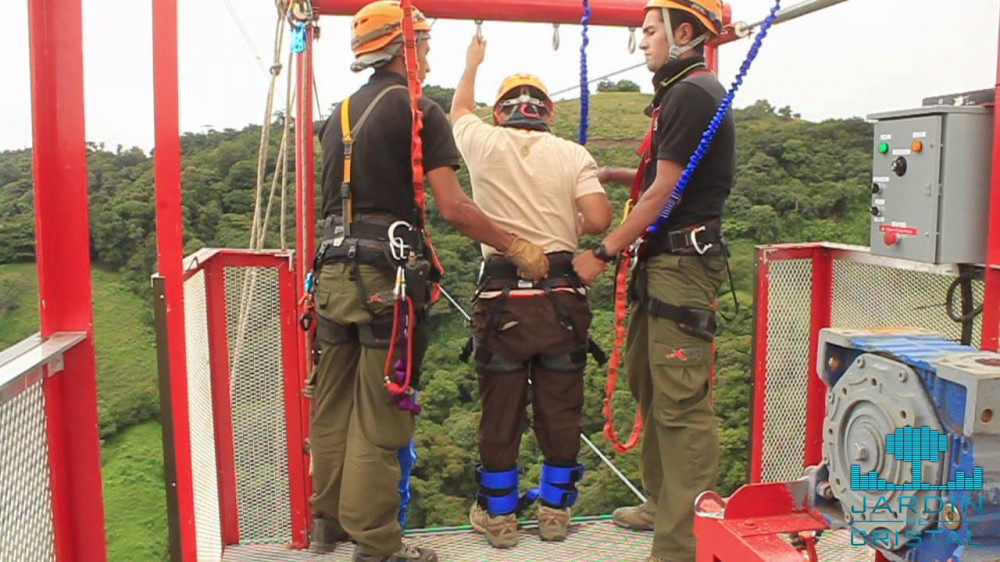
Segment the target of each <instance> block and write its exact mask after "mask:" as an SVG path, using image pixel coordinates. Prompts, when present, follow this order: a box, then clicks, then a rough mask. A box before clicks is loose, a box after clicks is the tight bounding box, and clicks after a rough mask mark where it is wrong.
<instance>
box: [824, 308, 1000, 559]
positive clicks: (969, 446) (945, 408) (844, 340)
mask: <svg viewBox="0 0 1000 562" xmlns="http://www.w3.org/2000/svg"><path fill="white" fill-rule="evenodd" d="M819 351H820V353H819V354H818V361H819V365H818V366H817V367H818V368H817V372H818V373H820V374H821V377H822V378H823V380H824V382H825V383H826V384H827V386H828V387H829V388H830V389H833V388H834V386H835V385H836V384H837V382H838V381H839V380H840V379H841V378H842V377H843V376H844V375H845V374H846V373H847V372H848V370H849V369H850V368H851V367H852V366H854V365H855V364H856V363H857V361H858V359H859V358H862V356H864V355H866V354H874V355H877V356H879V357H884V358H889V359H892V360H894V361H897V362H900V363H903V364H905V365H906V366H908V367H910V368H911V369H912V371H913V373H915V374H916V375H917V377H918V378H919V380H920V383H921V385H922V387H923V389H924V390H925V391H926V394H927V399H928V400H929V401H930V403H931V404H932V405H933V408H934V412H935V413H936V415H937V418H938V420H939V422H940V424H941V426H942V427H943V428H944V430H945V432H946V433H947V436H948V453H947V457H946V463H945V465H946V474H945V480H944V481H945V482H953V481H955V479H956V477H957V475H958V473H959V471H961V472H962V473H963V474H965V475H971V474H973V473H974V471H975V469H976V467H979V468H981V469H982V475H983V477H982V489H980V490H961V489H952V490H947V491H943V492H941V495H942V496H945V497H947V499H948V502H949V503H951V504H953V505H955V506H956V507H958V509H959V513H960V517H961V519H960V521H959V522H958V526H957V528H955V529H950V528H948V526H947V525H946V524H945V522H944V521H943V520H942V521H938V522H937V523H934V524H932V525H931V526H930V527H928V528H927V529H926V530H925V531H923V533H922V534H921V538H920V540H919V541H916V540H914V541H909V542H905V546H903V547H902V548H900V549H898V550H895V551H888V552H886V551H883V554H884V555H886V556H887V557H888V558H889V559H890V560H898V561H905V562H932V561H934V562H937V561H940V562H946V561H948V562H951V561H954V562H971V561H986V560H994V561H995V560H1000V416H994V412H995V413H996V414H1000V355H997V354H996V353H991V352H983V351H979V350H977V349H975V348H972V347H968V346H963V345H959V344H956V343H955V342H952V341H949V340H947V339H945V338H944V336H943V335H941V334H936V333H932V332H925V331H921V330H911V329H905V328H904V329H899V330H894V331H877V332H876V331H861V330H846V329H826V330H823V331H822V332H821V334H820V350H819ZM898 483H899V484H902V483H903V482H898ZM951 526H952V527H954V526H955V524H954V523H953V524H951ZM904 541H905V539H904ZM869 544H871V543H870V541H869ZM872 546H877V545H872ZM880 550H881V549H880Z"/></svg>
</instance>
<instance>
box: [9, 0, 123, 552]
mask: <svg viewBox="0 0 1000 562" xmlns="http://www.w3.org/2000/svg"><path fill="white" fill-rule="evenodd" d="M28 29H29V34H30V40H29V42H30V48H31V91H32V132H33V141H34V150H33V151H32V157H33V163H34V182H35V239H36V256H37V261H38V300H39V320H40V324H41V331H42V337H48V336H50V335H52V334H53V333H55V332H60V331H72V332H86V333H87V337H86V339H85V340H84V341H82V342H80V344H78V345H77V346H75V347H73V349H71V350H70V351H69V352H67V353H66V354H65V356H64V357H63V361H64V363H63V365H64V372H62V373H59V374H56V375H55V376H48V377H46V378H45V381H44V383H43V385H44V387H43V391H44V393H45V414H46V423H47V437H48V450H49V478H50V485H51V487H52V490H51V491H52V517H53V531H54V533H55V537H54V540H55V552H56V557H57V558H58V559H59V560H70V559H76V560H87V561H90V560H105V559H106V558H107V545H106V541H105V537H104V500H103V493H102V490H103V486H102V484H101V449H100V438H99V432H98V425H97V377H96V375H97V365H96V360H95V357H94V330H93V310H92V308H91V300H92V294H91V284H90V248H89V245H88V244H89V243H88V240H89V239H90V237H89V223H88V214H87V152H86V144H85V124H84V106H83V25H82V10H81V5H80V0H31V1H29V2H28Z"/></svg>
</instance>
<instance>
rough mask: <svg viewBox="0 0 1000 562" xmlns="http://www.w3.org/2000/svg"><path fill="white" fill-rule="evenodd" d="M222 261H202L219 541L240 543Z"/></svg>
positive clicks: (224, 283) (224, 281)
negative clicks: (213, 426)
mask: <svg viewBox="0 0 1000 562" xmlns="http://www.w3.org/2000/svg"><path fill="white" fill-rule="evenodd" d="M222 265H223V264H222V262H220V261H218V260H212V261H210V262H209V263H207V264H205V266H204V271H205V293H206V305H207V306H206V309H207V310H206V314H207V321H208V349H209V362H210V367H211V370H212V371H211V372H212V415H213V421H214V425H215V464H216V470H217V472H218V477H219V518H220V520H221V527H222V544H224V545H226V544H239V542H240V520H239V507H238V505H237V503H236V463H235V448H234V444H233V412H232V391H231V388H232V387H231V386H230V379H229V332H228V330H227V325H226V324H227V322H226V279H225V268H224V267H223V266H222Z"/></svg>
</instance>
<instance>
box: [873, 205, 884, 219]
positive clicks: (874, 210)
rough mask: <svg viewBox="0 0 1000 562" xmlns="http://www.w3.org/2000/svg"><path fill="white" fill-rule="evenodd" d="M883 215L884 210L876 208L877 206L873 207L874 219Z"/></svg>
mask: <svg viewBox="0 0 1000 562" xmlns="http://www.w3.org/2000/svg"><path fill="white" fill-rule="evenodd" d="M881 214H882V209H879V208H878V207H875V206H873V207H872V216H873V217H877V216H880V215H881Z"/></svg>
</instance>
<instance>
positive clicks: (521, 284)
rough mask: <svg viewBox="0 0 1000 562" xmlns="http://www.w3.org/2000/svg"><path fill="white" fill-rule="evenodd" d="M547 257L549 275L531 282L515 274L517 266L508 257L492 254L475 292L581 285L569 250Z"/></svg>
mask: <svg viewBox="0 0 1000 562" xmlns="http://www.w3.org/2000/svg"><path fill="white" fill-rule="evenodd" d="M547 256H548V258H549V275H548V277H546V278H545V279H542V280H540V281H538V282H537V283H533V282H531V281H530V280H527V279H522V278H521V277H520V276H519V275H518V274H517V266H516V265H514V262H512V261H510V260H509V259H507V258H505V257H503V256H500V255H493V256H490V258H489V259H487V260H486V263H485V264H483V271H482V274H481V276H480V282H479V287H478V288H477V290H476V293H477V294H478V293H481V292H483V291H502V290H504V289H507V290H513V289H539V290H546V289H562V288H567V287H569V288H574V289H579V288H582V287H583V284H582V283H581V282H580V279H579V278H578V277H577V275H576V271H574V270H573V254H572V253H571V252H553V253H550V254H547Z"/></svg>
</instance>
